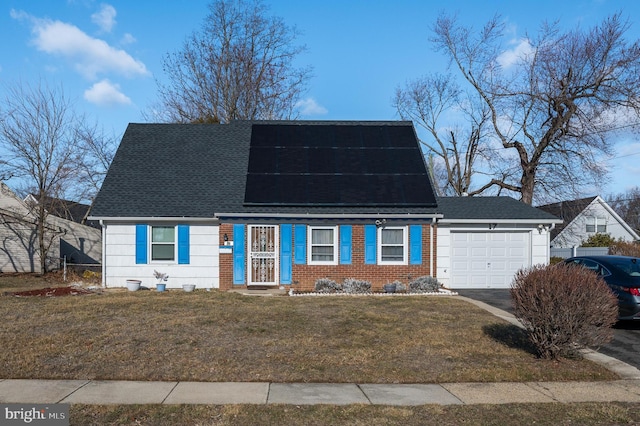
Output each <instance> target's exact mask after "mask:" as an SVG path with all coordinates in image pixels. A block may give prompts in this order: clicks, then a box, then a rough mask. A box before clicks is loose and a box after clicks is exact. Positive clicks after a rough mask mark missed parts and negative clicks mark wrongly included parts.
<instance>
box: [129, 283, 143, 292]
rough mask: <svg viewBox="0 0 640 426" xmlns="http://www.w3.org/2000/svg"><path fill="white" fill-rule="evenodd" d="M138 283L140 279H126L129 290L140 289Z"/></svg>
mask: <svg viewBox="0 0 640 426" xmlns="http://www.w3.org/2000/svg"><path fill="white" fill-rule="evenodd" d="M140 284H142V281H140V280H127V288H128V289H129V291H138V290H140Z"/></svg>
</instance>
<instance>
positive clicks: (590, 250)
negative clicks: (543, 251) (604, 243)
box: [550, 247, 609, 259]
mask: <svg viewBox="0 0 640 426" xmlns="http://www.w3.org/2000/svg"><path fill="white" fill-rule="evenodd" d="M608 254H609V247H569V248H559V247H551V251H550V255H551V257H561V258H563V259H567V258H569V257H574V256H606V255H608Z"/></svg>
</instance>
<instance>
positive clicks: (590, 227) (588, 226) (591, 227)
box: [587, 225, 596, 232]
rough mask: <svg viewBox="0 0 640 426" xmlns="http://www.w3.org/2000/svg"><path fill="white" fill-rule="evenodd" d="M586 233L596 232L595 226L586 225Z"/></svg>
mask: <svg viewBox="0 0 640 426" xmlns="http://www.w3.org/2000/svg"><path fill="white" fill-rule="evenodd" d="M587 232H596V226H595V225H587Z"/></svg>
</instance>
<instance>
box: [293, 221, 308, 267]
mask: <svg viewBox="0 0 640 426" xmlns="http://www.w3.org/2000/svg"><path fill="white" fill-rule="evenodd" d="M294 234H295V235H294V239H295V240H294V243H293V245H294V247H293V249H294V254H293V261H294V263H295V264H296V265H304V264H305V263H306V259H307V227H306V226H305V225H296V226H295V229H294Z"/></svg>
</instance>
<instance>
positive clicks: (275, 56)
mask: <svg viewBox="0 0 640 426" xmlns="http://www.w3.org/2000/svg"><path fill="white" fill-rule="evenodd" d="M209 8H210V14H209V15H208V16H207V18H206V20H205V22H204V25H203V27H202V29H201V31H200V32H195V33H193V34H192V35H191V36H190V37H189V38H188V39H187V40H186V41H185V42H184V44H183V46H182V49H181V50H180V51H178V52H176V53H172V54H167V55H166V56H165V58H164V61H163V70H164V72H165V73H166V75H167V77H168V80H169V83H168V84H167V85H164V84H160V83H158V86H159V93H160V101H159V104H160V105H159V106H157V107H156V108H155V110H154V111H153V112H152V113H151V115H153V116H154V118H156V119H160V120H162V121H168V122H179V123H193V122H205V123H206V122H212V123H216V122H222V123H227V122H229V121H231V120H234V119H242V120H247V119H282V118H295V117H296V116H297V113H296V104H297V103H298V101H299V100H300V97H301V95H302V94H303V93H304V92H305V90H306V87H307V83H308V80H309V78H310V68H296V67H295V66H294V60H295V59H296V58H297V57H298V56H299V55H300V54H301V53H302V52H303V51H304V50H305V48H304V47H303V46H296V45H295V44H294V43H295V41H296V38H297V37H298V32H297V31H296V29H295V28H293V27H289V26H287V25H285V23H284V22H283V20H282V19H281V18H279V17H272V16H268V15H267V12H268V10H267V7H266V6H264V5H263V3H262V2H261V0H214V1H213V2H212V3H211V4H210V5H209ZM147 115H149V114H147Z"/></svg>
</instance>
